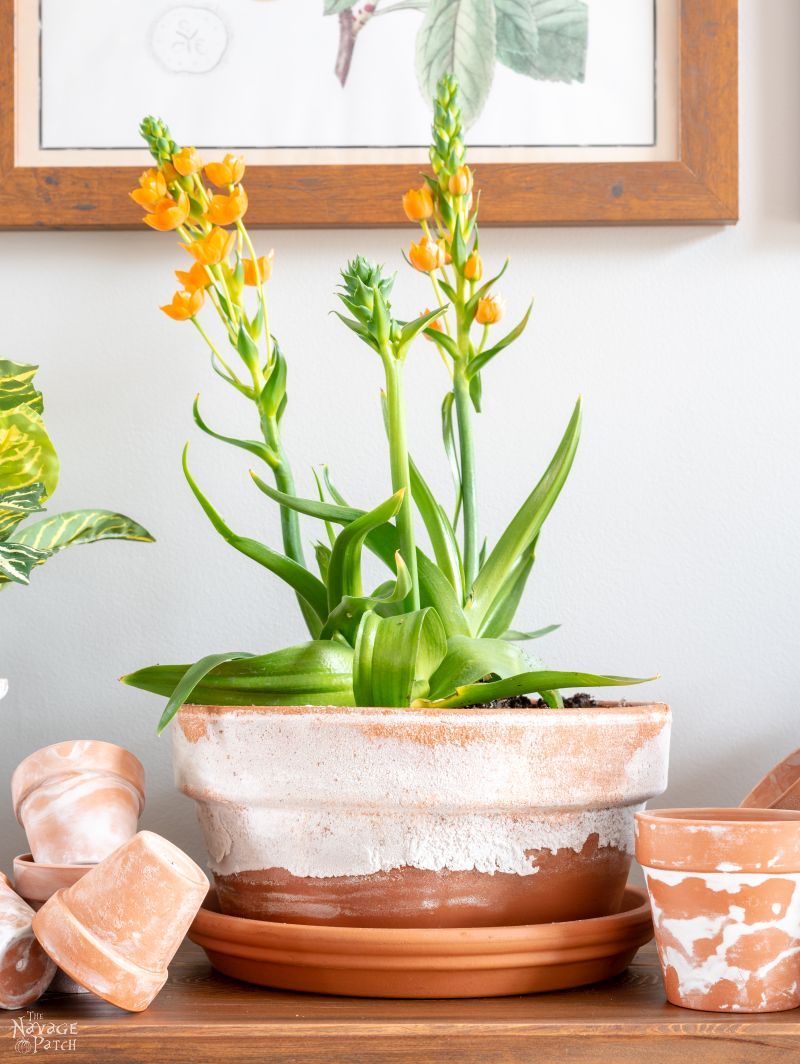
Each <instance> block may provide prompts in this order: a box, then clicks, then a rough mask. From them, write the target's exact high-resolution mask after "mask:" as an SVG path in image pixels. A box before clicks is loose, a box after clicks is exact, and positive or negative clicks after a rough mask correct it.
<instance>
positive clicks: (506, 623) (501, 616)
mask: <svg viewBox="0 0 800 1064" xmlns="http://www.w3.org/2000/svg"><path fill="white" fill-rule="evenodd" d="M535 561H536V540H534V541H533V543H532V544H531V545H530V547H529V548H528V549H527V550H526V551H525V552H524V553H523V555H522V557H521V558H519V559H518V560H517V562H516V563H515V565H514V567H513V569H512V570H511V572H510V573H509V574H508V576H507V577H506V578H505V580H504V581H503V583H502V585H501V586H500V589H499V591H498V592H497V594H496V595H495V597H494V601H493V602H492V604H491V606H490V607H489V609H488V610H487V611H486V615H485V616H484V618H483V621H482V622H481V626H480V630H479V632H478V635H482V636H494V637H498V638H499V637H501V636H502V635H503V634H504V632H506V631H508V629H509V627H510V626H511V623H512V621H513V620H514V617H515V616H516V613H517V609H518V608H519V604H520V601H521V599H522V595H523V593H524V591H525V587H526V585H527V583H528V579H529V577H530V575H531V571H532V570H533V565H534V562H535Z"/></svg>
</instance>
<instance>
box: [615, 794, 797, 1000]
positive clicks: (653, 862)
mask: <svg viewBox="0 0 800 1064" xmlns="http://www.w3.org/2000/svg"><path fill="white" fill-rule="evenodd" d="M636 832H637V838H636V856H637V858H638V860H639V862H640V863H641V864H642V866H643V868H644V873H645V879H646V881H647V889H648V891H649V894H650V901H651V905H652V909H653V922H654V924H655V931H656V943H657V945H658V952H659V957H660V960H661V966H662V970H663V972H664V982H665V984H666V990H667V998H668V999H669V1000H670V1001H671V1002H672V1003H673V1004H674V1005H681V1006H683V1007H684V1008H690V1009H699V1010H702V1011H706V1012H782V1011H784V1010H786V1009H794V1008H797V1006H798V1005H800V812H796V811H786V810H777V809H660V810H655V811H653V812H648V813H640V814H639V815H638V816H637V818H636Z"/></svg>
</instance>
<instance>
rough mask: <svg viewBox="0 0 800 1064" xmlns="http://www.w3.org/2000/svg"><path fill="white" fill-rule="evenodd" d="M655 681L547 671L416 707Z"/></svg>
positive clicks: (481, 685) (476, 687) (418, 703)
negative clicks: (575, 688) (564, 689)
mask: <svg viewBox="0 0 800 1064" xmlns="http://www.w3.org/2000/svg"><path fill="white" fill-rule="evenodd" d="M653 679H655V677H654V676H649V677H646V678H644V679H636V678H634V677H631V676H596V675H594V674H593V673H590V672H554V671H551V670H548V669H541V670H536V671H533V672H523V673H520V674H519V675H517V676H508V677H506V678H505V679H502V680H495V681H493V682H490V683H477V684H468V685H466V686H464V687H459V688H458V690H457V691H456V692H455V693H454V694H452V695H450V696H448V697H445V698H439V699H435V700H434V699H417V701H416V702H414V703H413V705H414V706H415V707H417V706H420V707H429V708H433V709H447V708H458V707H460V706H475V705H483V704H484V703H486V702H494V701H495V700H497V699H501V698H513V697H514V696H515V695H529V694H543V693H544V692H547V691H558V690H561V689H563V688H574V687H625V686H629V685H631V684H637V683H647V681H648V680H653Z"/></svg>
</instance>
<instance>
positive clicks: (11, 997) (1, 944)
mask: <svg viewBox="0 0 800 1064" xmlns="http://www.w3.org/2000/svg"><path fill="white" fill-rule="evenodd" d="M33 917H34V912H33V909H31V907H30V906H29V905H27V904H26V903H25V902H24V901H23V900H22V898H20V896H19V895H18V894H17V893H16V892H15V891H14V888H13V887H12V886H11V883H10V882H9V880H8V877H7V876H5V875H3V873H2V872H0V1009H24V1008H25V1006H26V1005H31V1004H33V1002H34V1001H37V1000H38V999H39V998H40V997H41V996H42V994H43V993H44V992H45V990H47V988H48V986H49V985H50V983H51V982H52V979H53V976H54V975H55V972H56V966H55V964H53V962H52V961H51V960H50V958H49V957H48V956H47V954H46V953H45V951H44V950H43V949H42V947H41V946H40V945H39V943H38V942H37V941H36V939H35V938H34V935H33V931H32V930H31V922H32V920H33Z"/></svg>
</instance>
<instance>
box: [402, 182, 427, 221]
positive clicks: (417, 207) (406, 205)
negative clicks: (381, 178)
mask: <svg viewBox="0 0 800 1064" xmlns="http://www.w3.org/2000/svg"><path fill="white" fill-rule="evenodd" d="M403 210H404V211H405V212H406V218H408V220H409V221H410V222H421V221H423V220H424V219H426V218H430V217H431V215H432V214H433V196H432V195H431V190H430V189H429V188H428V186H427V185H423V186H422V187H421V188H410V189H409V190H408V192H406V194H405V196H403Z"/></svg>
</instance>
